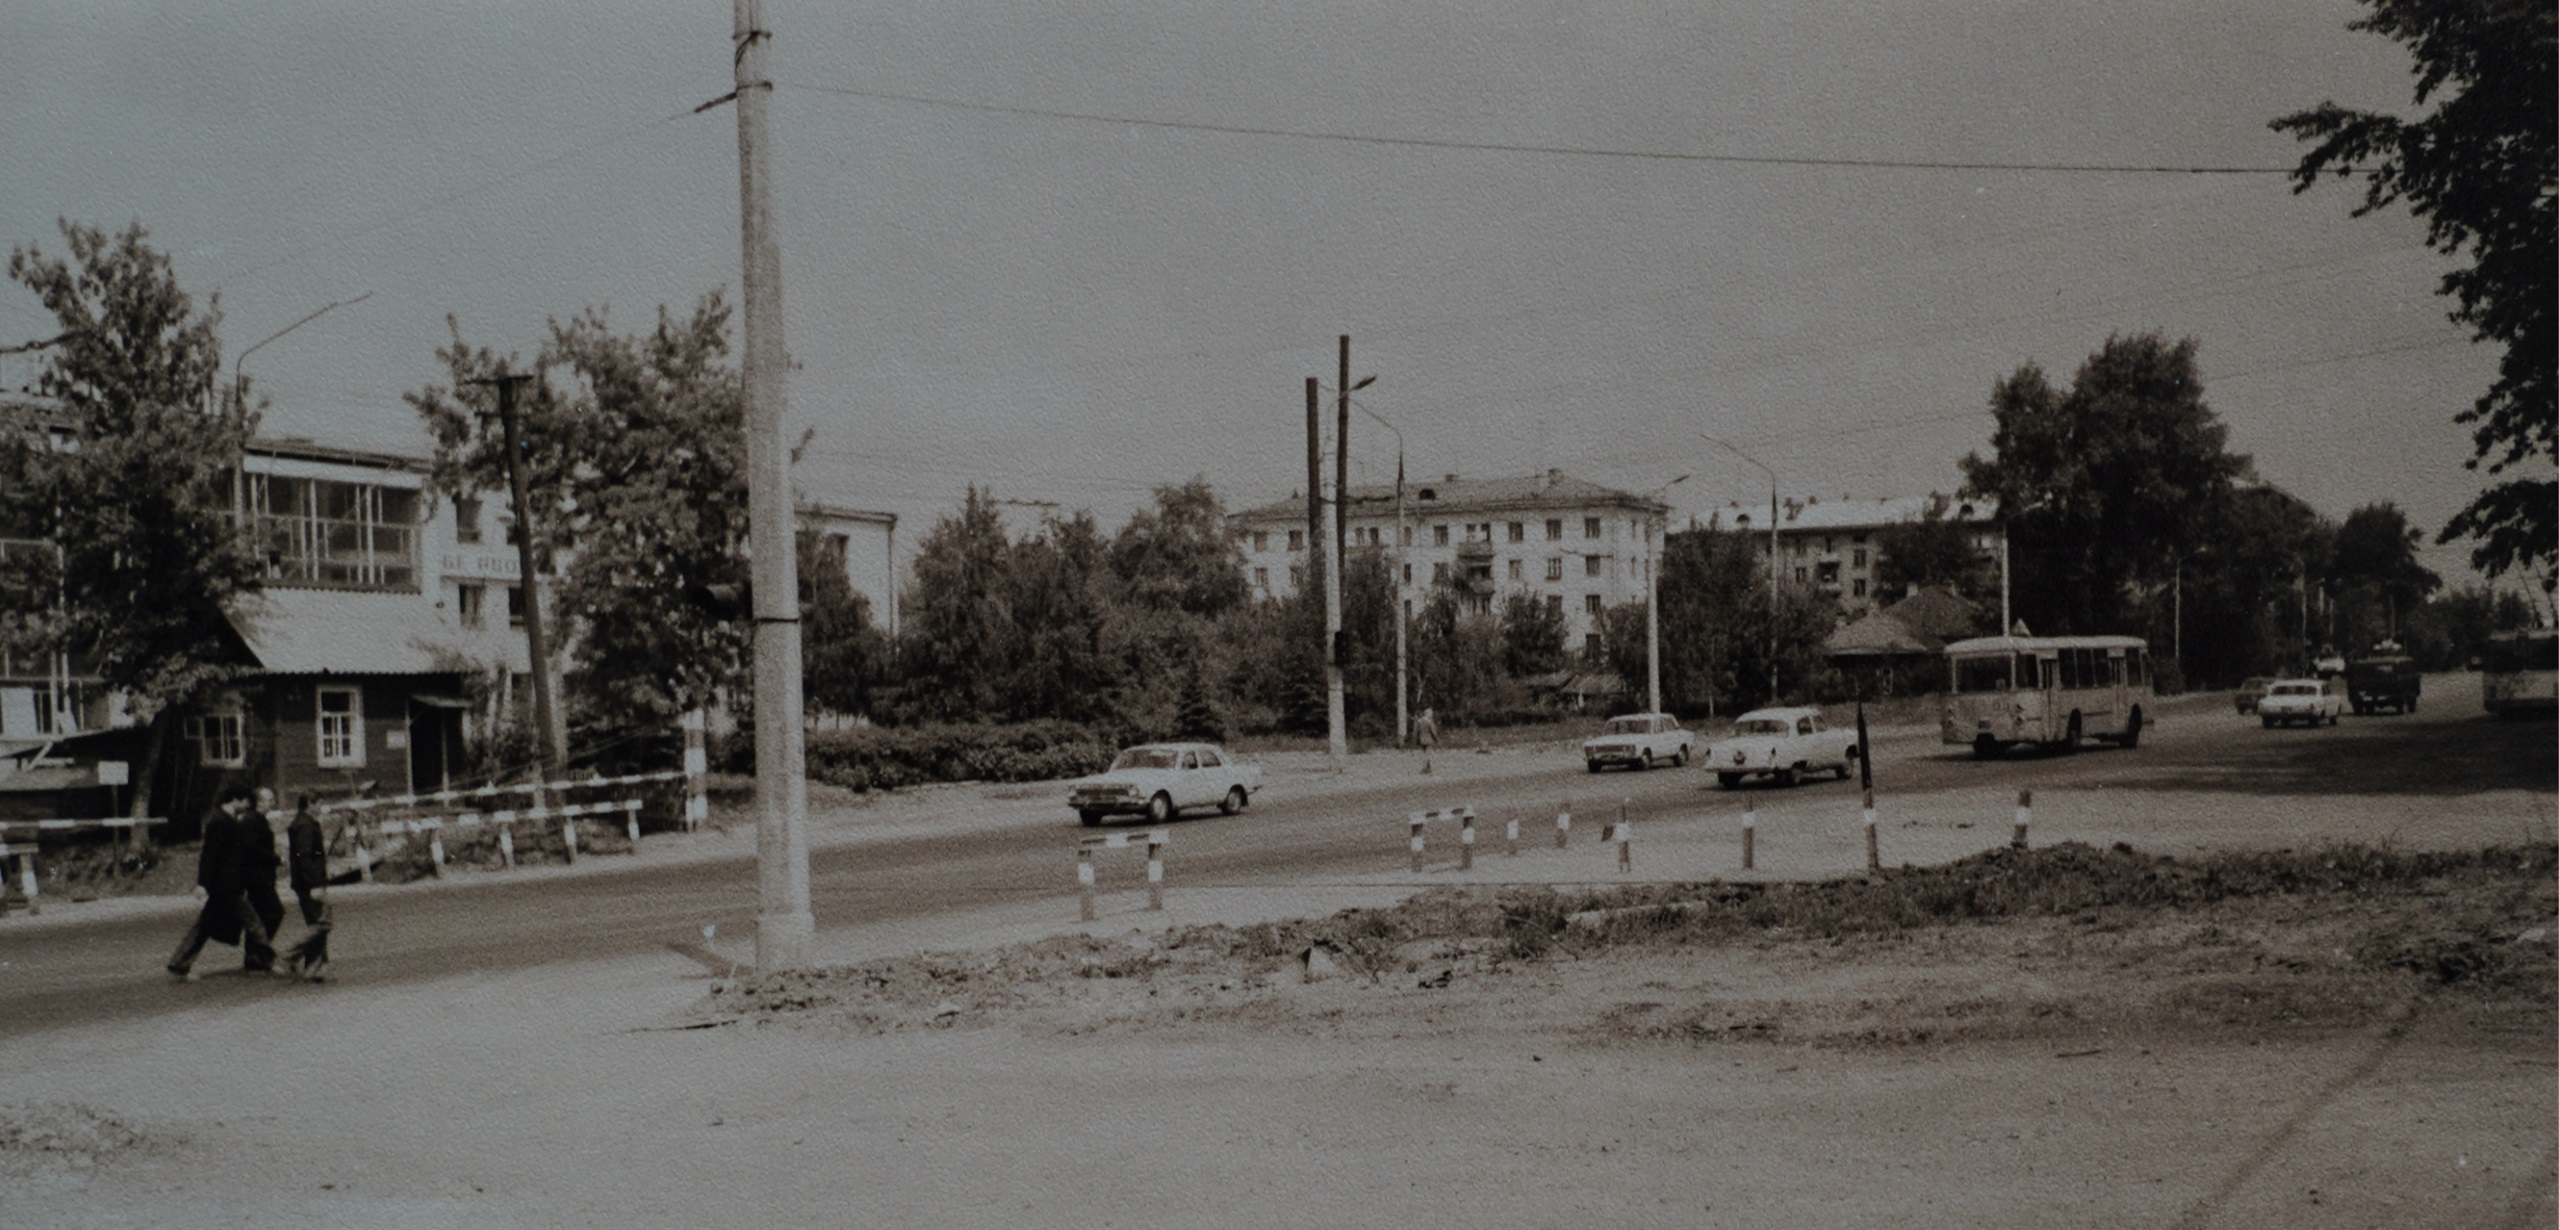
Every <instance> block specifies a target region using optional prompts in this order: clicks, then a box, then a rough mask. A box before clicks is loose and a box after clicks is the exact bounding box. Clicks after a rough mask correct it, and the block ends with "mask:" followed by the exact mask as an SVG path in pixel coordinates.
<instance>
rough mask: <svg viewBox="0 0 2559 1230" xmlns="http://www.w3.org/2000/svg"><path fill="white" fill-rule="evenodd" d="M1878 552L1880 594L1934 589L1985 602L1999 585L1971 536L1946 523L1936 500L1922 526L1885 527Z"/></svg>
mask: <svg viewBox="0 0 2559 1230" xmlns="http://www.w3.org/2000/svg"><path fill="white" fill-rule="evenodd" d="M1875 551H1876V560H1875V588H1876V591H1877V592H1878V593H1880V594H1883V595H1887V596H1890V597H1893V598H1900V597H1902V596H1904V595H1907V594H1909V593H1911V592H1914V591H1916V590H1919V589H1923V588H1927V587H1929V586H1942V587H1944V588H1946V589H1950V590H1953V591H1954V592H1955V593H1956V594H1958V595H1960V596H1962V597H1965V598H1980V597H1982V596H1984V591H1985V590H1991V589H1993V588H1994V587H1995V584H1996V581H1995V578H1992V577H1990V576H1989V575H1988V574H1989V568H1988V567H1987V566H1986V565H1985V564H1984V563H1983V561H1982V558H1981V553H1980V552H1978V551H1975V550H1974V549H1973V540H1972V530H1971V529H1969V528H1967V527H1966V526H1965V525H1964V523H1963V522H1960V521H1949V520H1947V519H1946V502H1945V501H1944V499H1943V498H1937V499H1932V500H1931V501H1930V502H1929V505H1928V509H1927V511H1926V512H1925V513H1923V514H1921V516H1920V519H1919V520H1917V521H1905V522H1902V523H1901V524H1898V525H1890V526H1886V527H1884V529H1883V530H1882V531H1880V532H1878V533H1877V534H1876V535H1875Z"/></svg>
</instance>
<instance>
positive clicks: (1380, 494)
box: [1233, 470, 1670, 522]
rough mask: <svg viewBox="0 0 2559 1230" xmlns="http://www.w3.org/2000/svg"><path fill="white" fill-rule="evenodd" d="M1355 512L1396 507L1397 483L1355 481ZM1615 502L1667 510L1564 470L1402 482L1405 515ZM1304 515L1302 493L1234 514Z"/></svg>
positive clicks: (1264, 517) (1258, 517)
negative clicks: (1360, 482)
mask: <svg viewBox="0 0 2559 1230" xmlns="http://www.w3.org/2000/svg"><path fill="white" fill-rule="evenodd" d="M1349 496H1350V505H1351V512H1352V515H1354V516H1364V515H1373V514H1377V513H1388V512H1392V511H1393V510H1394V507H1395V485H1394V484H1393V483H1375V484H1366V485H1363V484H1353V485H1352V486H1351V488H1350V491H1349ZM1606 504H1614V505H1619V506H1622V507H1626V508H1633V509H1639V510H1642V511H1645V512H1651V513H1656V514H1658V513H1663V512H1667V511H1669V508H1670V506H1669V505H1668V504H1664V503H1662V502H1661V501H1659V500H1652V499H1646V498H1645V497H1643V496H1641V495H1637V494H1635V493H1634V492H1631V491H1620V490H1618V489H1617V488H1615V487H1608V486H1603V485H1601V484H1599V483H1594V482H1591V481H1589V480H1587V479H1580V478H1575V477H1573V476H1572V475H1570V474H1566V473H1564V472H1563V471H1561V470H1548V471H1546V472H1545V473H1542V474H1526V475H1518V476H1508V475H1505V476H1502V477H1498V478H1460V477H1458V476H1457V475H1454V474H1451V475H1448V476H1446V477H1443V478H1437V479H1427V478H1420V479H1416V478H1408V479H1406V480H1404V511H1405V513H1406V514H1407V515H1410V516H1415V517H1426V516H1429V515H1431V514H1432V513H1434V512H1483V511H1489V510H1493V509H1556V510H1562V509H1568V508H1588V507H1591V506H1593V505H1606ZM1305 516H1306V496H1305V495H1304V493H1302V492H1301V493H1299V494H1297V495H1294V496H1291V497H1289V498H1288V499H1285V500H1276V501H1273V502H1271V503H1268V504H1262V505H1258V506H1256V507H1253V508H1248V509H1245V510H1244V511H1242V512H1239V513H1236V514H1234V517H1233V519H1234V520H1237V521H1275V520H1276V521H1291V522H1294V521H1298V520H1302V519H1304V518H1305Z"/></svg>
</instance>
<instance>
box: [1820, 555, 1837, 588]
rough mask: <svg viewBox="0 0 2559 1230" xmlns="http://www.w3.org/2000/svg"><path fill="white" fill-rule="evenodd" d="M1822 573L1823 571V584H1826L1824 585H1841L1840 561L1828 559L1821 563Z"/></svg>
mask: <svg viewBox="0 0 2559 1230" xmlns="http://www.w3.org/2000/svg"><path fill="white" fill-rule="evenodd" d="M1820 571H1821V579H1822V584H1824V585H1837V584H1839V561H1838V560H1835V559H1826V560H1823V561H1822V562H1821V568H1820Z"/></svg>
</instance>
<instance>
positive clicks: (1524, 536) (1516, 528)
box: [1511, 521, 1528, 542]
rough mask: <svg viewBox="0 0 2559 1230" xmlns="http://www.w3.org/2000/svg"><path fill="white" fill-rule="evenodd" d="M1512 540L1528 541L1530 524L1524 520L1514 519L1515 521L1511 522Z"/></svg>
mask: <svg viewBox="0 0 2559 1230" xmlns="http://www.w3.org/2000/svg"><path fill="white" fill-rule="evenodd" d="M1511 541H1512V542H1526V541H1528V526H1527V524H1526V523H1524V522H1519V521H1513V522H1511Z"/></svg>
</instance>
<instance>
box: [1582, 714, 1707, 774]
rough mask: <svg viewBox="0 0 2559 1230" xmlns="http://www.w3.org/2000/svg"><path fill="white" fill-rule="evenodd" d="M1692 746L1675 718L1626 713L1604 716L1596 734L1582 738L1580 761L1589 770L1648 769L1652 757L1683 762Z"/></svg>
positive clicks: (1661, 715)
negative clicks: (1613, 767) (1605, 720)
mask: <svg viewBox="0 0 2559 1230" xmlns="http://www.w3.org/2000/svg"><path fill="white" fill-rule="evenodd" d="M1695 746H1696V737H1695V736H1694V735H1691V734H1689V733H1688V732H1687V731H1686V730H1684V729H1681V727H1680V724H1679V719H1678V718H1675V717H1672V716H1671V715H1669V714H1667V713H1628V714H1623V715H1620V716H1618V717H1613V718H1610V719H1608V725H1607V726H1605V727H1602V728H1601V729H1600V732H1599V733H1598V734H1596V735H1593V736H1591V737H1590V738H1588V739H1584V740H1582V762H1583V763H1585V764H1587V765H1589V766H1590V771H1591V772H1593V773H1597V772H1599V771H1600V770H1601V769H1604V768H1607V767H1608V766H1610V765H1613V764H1622V765H1625V766H1627V767H1629V768H1635V769H1649V768H1651V767H1653V762H1654V761H1656V760H1667V761H1669V762H1671V763H1672V764H1687V763H1688V751H1689V749H1690V748H1692V747H1695Z"/></svg>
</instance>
